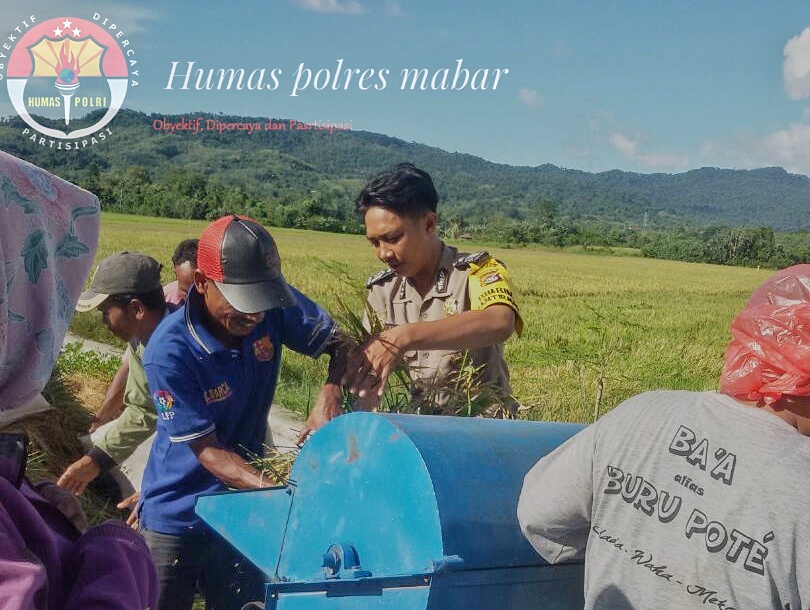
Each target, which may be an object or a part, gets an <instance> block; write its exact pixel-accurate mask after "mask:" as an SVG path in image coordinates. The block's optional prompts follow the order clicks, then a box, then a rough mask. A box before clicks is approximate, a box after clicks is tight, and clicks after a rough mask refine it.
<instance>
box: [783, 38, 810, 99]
mask: <svg viewBox="0 0 810 610" xmlns="http://www.w3.org/2000/svg"><path fill="white" fill-rule="evenodd" d="M784 53H785V63H784V64H783V65H782V76H783V78H784V80H785V92H786V93H787V95H788V97H789V98H790V99H792V100H800V99H803V98H807V97H810V28H805V29H804V30H803V31H802V33H801V34H799V35H798V36H794V37H793V38H791V39H790V40H788V42H787V44H786V45H785V51H784Z"/></svg>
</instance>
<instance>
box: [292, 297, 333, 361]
mask: <svg viewBox="0 0 810 610" xmlns="http://www.w3.org/2000/svg"><path fill="white" fill-rule="evenodd" d="M290 288H291V289H292V291H293V293H294V294H295V298H296V301H297V303H296V304H295V305H294V306H292V307H285V308H283V309H282V310H281V316H282V336H283V340H282V342H283V343H284V345H286V346H287V347H289V348H290V349H291V350H293V351H296V352H298V353H299V354H304V355H305V356H311V357H313V358H317V357H318V356H320V355H321V354H322V353H323V351H324V349H326V346H327V344H328V343H329V340H330V339H331V338H332V336H333V335H334V334H335V331H336V330H337V324H336V323H335V321H334V320H333V319H332V316H330V315H329V314H328V313H326V311H324V310H323V309H322V308H321V307H320V306H319V305H318V304H317V303H315V302H313V301H311V300H310V299H309V298H308V297H306V296H304V295H303V294H302V293H301V292H299V291H298V290H296V289H295V288H293V287H292V286H290Z"/></svg>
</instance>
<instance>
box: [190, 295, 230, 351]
mask: <svg viewBox="0 0 810 610" xmlns="http://www.w3.org/2000/svg"><path fill="white" fill-rule="evenodd" d="M203 307H204V305H203V297H202V295H201V294H200V293H199V292H197V289H196V288H195V287H194V286H192V287H191V289H190V290H189V291H188V297H186V305H185V308H184V312H183V315H184V316H185V319H186V328H187V329H188V332H189V335H190V336H191V340H192V343H193V344H195V345H196V346H197V347H198V348H199V349H200V350H202V351H203V352H204V353H206V354H213V353H214V352H222V351H227V348H226V347H225V346H224V345H223V344H222V342H221V341H220V340H219V339H217V338H216V337H215V336H214V335H212V334H211V332H210V331H209V330H208V329H207V328H205V325H204V324H203Z"/></svg>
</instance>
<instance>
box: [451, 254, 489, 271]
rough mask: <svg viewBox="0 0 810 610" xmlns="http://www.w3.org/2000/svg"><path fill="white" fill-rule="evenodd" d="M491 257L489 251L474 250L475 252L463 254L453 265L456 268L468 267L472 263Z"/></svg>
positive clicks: (475, 263)
mask: <svg viewBox="0 0 810 610" xmlns="http://www.w3.org/2000/svg"><path fill="white" fill-rule="evenodd" d="M488 258H489V252H487V251H482V252H474V253H473V254H467V255H466V256H462V257H461V258H459V259H458V260H456V262H455V263H453V266H454V267H455V268H456V269H467V268H469V266H470V264H474V265H477V264H478V263H481V262H483V261H485V260H486V259H488Z"/></svg>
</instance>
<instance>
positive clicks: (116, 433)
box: [95, 405, 157, 464]
mask: <svg viewBox="0 0 810 610" xmlns="http://www.w3.org/2000/svg"><path fill="white" fill-rule="evenodd" d="M156 423H157V414H156V413H155V411H154V409H153V408H152V407H151V405H149V406H146V405H144V406H143V407H136V406H134V405H127V407H126V409H124V412H123V413H122V414H121V416H120V417H119V418H118V419H116V420H115V421H114V422H113V423H112V424H111V426H110V427H109V428H108V429H107V430H106V434H105V435H104V437H103V438H101V439H99V440H98V441H96V443H95V446H96V447H97V448H98V449H100V450H101V451H103V452H104V453H106V454H107V455H108V456H110V458H111V459H112V460H113V461H114V462H115V463H117V464H120V463H122V462H123V461H124V460H126V459H127V458H128V457H129V456H130V455H132V453H133V452H134V451H135V449H137V448H138V445H140V444H141V443H143V442H144V441H145V440H146V439H147V438H149V437H150V436H151V435H152V434H153V433H154V431H155V427H156Z"/></svg>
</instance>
